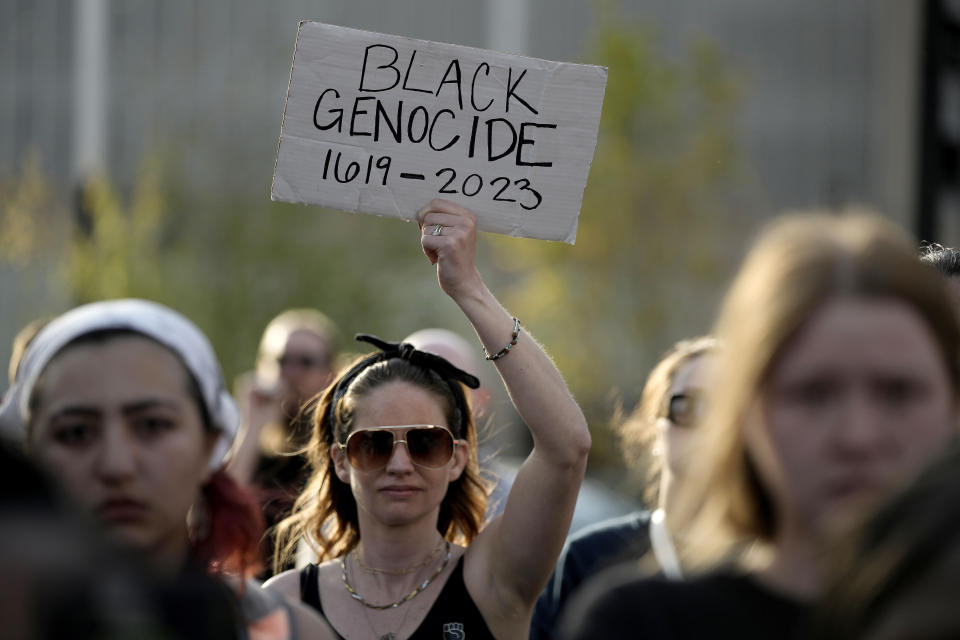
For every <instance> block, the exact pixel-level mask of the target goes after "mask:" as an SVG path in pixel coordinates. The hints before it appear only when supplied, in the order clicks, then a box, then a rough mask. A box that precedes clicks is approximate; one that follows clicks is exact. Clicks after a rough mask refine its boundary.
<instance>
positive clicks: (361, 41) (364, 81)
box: [271, 22, 607, 244]
mask: <svg viewBox="0 0 960 640" xmlns="http://www.w3.org/2000/svg"><path fill="white" fill-rule="evenodd" d="M606 81H607V70H606V68H604V67H597V66H592V65H580V64H568V63H563V62H550V61H548V60H539V59H536V58H526V57H522V56H516V55H508V54H502V53H496V52H493V51H485V50H483V49H474V48H471V47H462V46H458V45H451V44H443V43H439V42H430V41H426V40H414V39H411V38H402V37H398V36H390V35H383V34H379V33H371V32H368V31H357V30H355V29H346V28H343V27H334V26H330V25H325V24H321V23H318V22H301V23H300V29H299V33H298V35H297V44H296V50H295V51H294V56H293V67H292V69H291V71H290V84H289V87H288V89H287V101H286V105H285V107H284V110H283V122H282V124H281V129H280V144H279V147H278V150H277V164H276V168H275V170H274V175H273V187H272V190H271V198H272V199H273V200H284V201H287V202H299V203H307V204H319V205H324V206H329V207H333V208H337V209H344V210H348V211H358V212H362V213H373V214H378V215H385V216H392V217H397V218H403V219H412V218H413V217H414V216H415V215H416V212H417V210H419V209H420V208H421V207H423V206H424V205H426V204H427V203H428V202H429V201H430V200H431V199H433V198H436V197H440V198H446V199H449V200H454V201H456V202H459V203H460V204H462V205H464V206H466V207H469V208H470V209H472V210H473V211H474V212H475V213H476V215H477V224H478V227H479V228H480V229H483V230H485V231H493V232H496V233H503V234H507V235H512V236H520V237H527V238H542V239H545V240H563V241H566V242H569V243H571V244H573V242H574V240H575V239H576V235H577V218H578V216H579V214H580V205H581V202H582V201H583V189H584V187H585V186H586V183H587V174H588V173H589V170H590V161H591V160H592V158H593V151H594V147H595V146H596V143H597V127H598V125H599V122H600V109H601V105H602V103H603V92H604V88H605V86H606Z"/></svg>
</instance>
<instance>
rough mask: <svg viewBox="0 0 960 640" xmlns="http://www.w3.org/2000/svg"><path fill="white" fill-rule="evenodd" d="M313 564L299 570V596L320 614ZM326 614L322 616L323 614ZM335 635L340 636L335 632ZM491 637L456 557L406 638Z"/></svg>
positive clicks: (474, 639)
mask: <svg viewBox="0 0 960 640" xmlns="http://www.w3.org/2000/svg"><path fill="white" fill-rule="evenodd" d="M317 574H318V572H317V565H315V564H310V565H307V566H306V567H304V568H303V569H301V570H300V599H301V600H302V601H303V602H305V603H306V604H308V605H310V606H311V607H313V608H314V609H316V610H317V611H319V612H320V615H323V605H322V604H321V603H320V583H319V581H318V576H317ZM324 617H326V616H324ZM337 637H341V636H340V635H339V634H337ZM438 638H440V639H442V640H465V639H466V640H478V639H479V640H486V639H490V640H493V634H492V633H490V629H489V628H488V627H487V623H486V621H485V620H484V619H483V615H482V614H481V613H480V610H479V609H478V608H477V605H476V604H474V602H473V598H471V597H470V592H468V591H467V585H466V583H465V582H464V581H463V556H461V557H460V560H458V561H457V566H456V567H454V569H453V571H452V572H451V573H450V577H449V578H447V583H446V584H445V585H443V590H442V591H441V592H440V595H438V596H437V599H436V601H435V602H434V603H433V606H432V607H430V611H428V612H427V616H426V617H425V618H424V619H423V622H421V623H420V626H419V627H417V630H416V631H414V632H413V633H412V634H411V635H410V636H409V640H436V639H438Z"/></svg>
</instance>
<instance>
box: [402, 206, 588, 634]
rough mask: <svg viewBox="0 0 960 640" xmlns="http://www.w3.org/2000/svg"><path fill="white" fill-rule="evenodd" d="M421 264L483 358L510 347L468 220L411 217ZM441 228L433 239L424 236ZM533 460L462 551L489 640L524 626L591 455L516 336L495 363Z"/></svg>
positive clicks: (570, 406)
mask: <svg viewBox="0 0 960 640" xmlns="http://www.w3.org/2000/svg"><path fill="white" fill-rule="evenodd" d="M418 222H419V224H420V228H421V245H422V247H423V251H424V254H426V256H427V258H428V259H429V260H430V262H431V263H432V264H435V265H436V266H437V277H438V280H439V282H440V287H441V288H442V289H443V291H444V292H446V293H447V295H449V296H450V297H451V298H452V299H453V300H454V302H456V303H457V305H458V306H459V307H460V309H461V310H462V311H463V313H464V314H465V315H466V316H467V318H468V319H469V320H470V322H471V324H472V325H473V327H474V329H475V330H476V332H477V335H478V337H479V338H480V341H481V342H482V343H483V345H484V346H485V347H486V349H487V351H488V352H489V353H496V352H498V351H500V349H502V348H503V347H504V346H505V345H506V344H507V343H508V342H510V337H511V333H512V331H513V319H512V317H511V315H510V314H509V313H507V311H506V310H505V309H504V308H503V306H501V304H500V303H499V302H498V301H497V299H496V298H495V297H494V295H493V294H492V293H491V292H490V290H489V289H487V287H486V285H485V284H484V283H483V280H482V279H481V277H480V273H479V272H478V271H477V268H476V265H475V251H476V219H475V217H474V215H473V213H472V212H470V211H469V210H467V209H465V208H463V207H461V206H458V205H456V204H454V203H452V202H449V201H446V200H434V201H432V202H431V203H430V204H429V205H428V206H427V207H425V208H424V209H422V210H421V211H420V212H419V215H418ZM438 224H440V225H443V227H442V229H441V233H440V235H433V231H434V230H435V229H436V226H437V225H438ZM494 364H495V365H496V367H497V370H498V371H499V373H500V376H501V378H502V379H503V382H504V385H505V386H506V388H507V391H508V392H509V394H510V398H511V400H512V401H513V404H514V406H515V407H516V409H517V411H518V412H519V414H520V417H521V418H522V419H523V421H524V422H525V423H526V424H527V427H528V428H529V429H530V433H531V435H532V437H533V443H534V447H533V451H532V452H531V453H530V456H529V457H528V458H527V459H526V460H525V461H524V463H523V465H522V466H521V468H520V471H519V472H518V473H517V476H516V479H515V480H514V483H513V487H512V488H511V490H510V494H509V496H508V498H507V502H506V506H505V508H504V511H503V513H502V514H501V515H500V516H499V517H497V518H495V519H494V520H493V521H491V522H490V524H489V525H488V526H487V527H486V528H485V529H484V531H483V532H482V533H481V534H480V535H479V536H478V537H477V539H476V540H475V541H474V542H473V544H471V545H470V547H469V549H468V550H467V552H466V557H465V560H464V570H465V574H464V579H465V581H466V585H467V589H468V590H469V591H470V594H471V595H472V596H473V598H474V601H475V602H476V603H477V606H478V607H479V608H480V610H481V612H482V613H483V614H484V618H485V619H486V620H487V623H488V624H489V625H490V626H491V629H493V630H494V632H495V633H496V634H497V635H502V634H501V633H497V632H498V631H502V632H506V634H508V635H513V632H514V631H515V629H516V628H517V626H521V627H522V626H523V625H526V624H528V623H529V617H530V614H531V612H532V610H533V606H534V604H535V603H536V600H537V597H538V596H539V595H540V592H541V590H542V589H543V587H544V585H545V584H546V582H547V579H548V578H549V576H550V572H551V571H552V570H553V567H554V564H555V563H556V560H557V556H558V555H559V553H560V550H561V548H562V546H563V542H564V539H565V538H566V535H567V531H568V529H569V527H570V520H571V518H572V516H573V509H574V505H575V504H576V498H577V494H578V492H579V490H580V484H581V482H582V480H583V474H584V471H585V469H586V464H587V452H588V451H589V449H590V432H589V430H588V428H587V423H586V419H585V418H584V416H583V412H582V411H581V410H580V407H579V406H578V405H577V403H576V401H575V400H574V399H573V397H572V396H571V395H570V392H569V391H568V389H567V386H566V384H565V383H564V381H563V378H562V376H561V375H560V372H559V371H558V370H557V368H556V366H554V364H553V362H552V361H551V360H550V358H549V356H547V354H546V353H545V352H544V351H543V349H541V348H540V346H539V345H538V344H537V343H536V342H535V341H534V340H533V338H532V337H531V336H530V335H529V334H528V333H527V332H526V331H524V330H522V329H521V333H520V337H519V340H518V342H517V345H516V346H514V347H513V348H512V349H511V351H510V352H509V354H507V355H506V356H505V357H503V358H500V359H498V360H496V361H494Z"/></svg>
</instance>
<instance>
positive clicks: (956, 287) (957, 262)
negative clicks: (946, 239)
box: [920, 242, 960, 309]
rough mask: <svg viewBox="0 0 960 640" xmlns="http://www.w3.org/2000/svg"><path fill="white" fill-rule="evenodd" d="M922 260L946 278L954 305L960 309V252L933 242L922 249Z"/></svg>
mask: <svg viewBox="0 0 960 640" xmlns="http://www.w3.org/2000/svg"><path fill="white" fill-rule="evenodd" d="M920 260H921V261H923V262H925V263H926V264H929V265H930V266H931V267H933V268H934V269H936V270H937V271H939V272H940V273H941V274H942V275H943V276H944V277H946V279H947V286H948V287H949V289H950V293H951V295H952V296H953V300H954V304H956V306H957V308H958V309H960V250H957V249H953V248H951V247H944V246H943V245H939V244H937V243H936V242H933V243H930V244H926V245H924V246H923V247H921V249H920Z"/></svg>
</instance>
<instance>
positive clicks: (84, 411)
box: [50, 398, 180, 420]
mask: <svg viewBox="0 0 960 640" xmlns="http://www.w3.org/2000/svg"><path fill="white" fill-rule="evenodd" d="M158 407H159V408H166V409H172V410H174V411H178V412H179V411H180V405H179V404H177V403H176V402H174V401H172V400H165V399H161V398H147V399H144V400H138V401H137V402H133V403H130V404H127V405H124V406H123V408H122V409H121V411H122V412H123V413H125V414H130V413H139V412H141V411H148V410H150V409H155V408H158ZM102 414H103V411H102V410H100V409H99V408H98V407H92V406H87V405H68V406H66V407H63V408H62V409H59V410H57V411H56V412H55V413H53V414H52V415H51V416H50V419H51V420H56V419H58V418H63V417H84V418H96V417H99V416H101V415H102Z"/></svg>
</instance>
